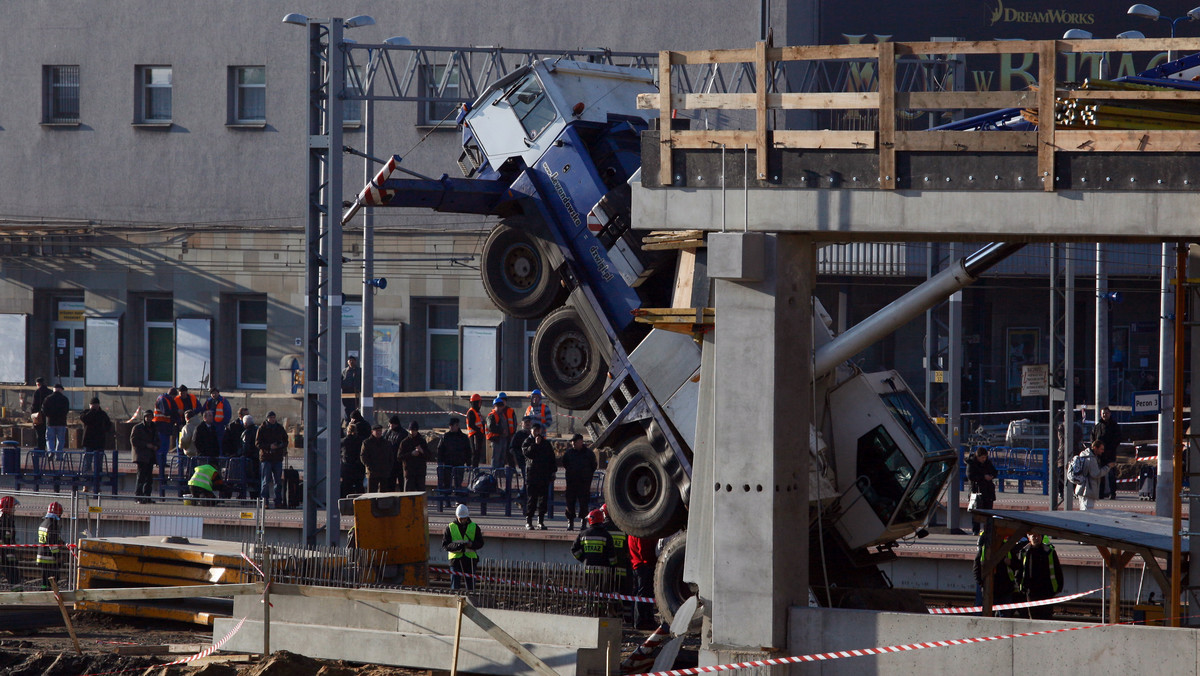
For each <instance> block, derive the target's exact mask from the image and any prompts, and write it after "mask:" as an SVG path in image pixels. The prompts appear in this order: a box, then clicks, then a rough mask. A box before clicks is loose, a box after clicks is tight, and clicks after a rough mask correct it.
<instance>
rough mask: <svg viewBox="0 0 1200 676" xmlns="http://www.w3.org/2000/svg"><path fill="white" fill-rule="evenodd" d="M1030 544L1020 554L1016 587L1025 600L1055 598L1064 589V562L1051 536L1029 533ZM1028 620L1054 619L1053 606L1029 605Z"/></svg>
mask: <svg viewBox="0 0 1200 676" xmlns="http://www.w3.org/2000/svg"><path fill="white" fill-rule="evenodd" d="M1026 537H1028V538H1029V542H1028V544H1026V545H1025V548H1024V549H1022V550H1021V553H1020V555H1019V556H1018V561H1019V564H1018V568H1017V588H1018V589H1019V590H1020V591H1021V593H1022V594H1023V595H1024V597H1025V600H1026V601H1041V600H1044V599H1050V598H1054V597H1055V596H1057V595H1058V593H1059V592H1060V591H1062V588H1063V571H1062V563H1061V562H1060V561H1059V560H1058V553H1057V552H1055V551H1054V545H1052V544H1050V536H1049V535H1038V534H1037V533H1029V534H1027V536H1026ZM1028 610H1029V619H1031V620H1050V619H1053V618H1054V607H1053V606H1049V605H1045V606H1034V607H1032V608H1029V609H1028Z"/></svg>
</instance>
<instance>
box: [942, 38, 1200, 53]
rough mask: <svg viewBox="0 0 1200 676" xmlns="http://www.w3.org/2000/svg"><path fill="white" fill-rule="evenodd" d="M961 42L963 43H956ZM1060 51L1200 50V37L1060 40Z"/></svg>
mask: <svg viewBox="0 0 1200 676" xmlns="http://www.w3.org/2000/svg"><path fill="white" fill-rule="evenodd" d="M955 44H961V43H955ZM1058 45H1059V51H1060V52H1075V53H1077V54H1079V53H1089V52H1090V53H1096V52H1169V51H1171V50H1173V49H1174V50H1178V51H1181V52H1182V51H1188V52H1195V51H1200V38H1138V39H1132V40H1126V39H1114V38H1110V39H1104V40H1059V41H1058Z"/></svg>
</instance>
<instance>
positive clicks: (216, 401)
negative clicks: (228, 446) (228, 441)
mask: <svg viewBox="0 0 1200 676" xmlns="http://www.w3.org/2000/svg"><path fill="white" fill-rule="evenodd" d="M204 408H205V410H207V411H212V414H213V415H212V424H213V430H215V431H216V433H217V455H219V456H223V455H233V452H232V451H226V450H225V447H224V445H223V444H224V443H225V426H226V425H228V424H229V422H230V421H231V420H233V406H231V405H230V404H229V400H228V399H226V398H225V397H222V396H221V390H219V389H217V388H216V387H210V388H209V389H208V399H207V400H205V402H204Z"/></svg>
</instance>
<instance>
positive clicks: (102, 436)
mask: <svg viewBox="0 0 1200 676" xmlns="http://www.w3.org/2000/svg"><path fill="white" fill-rule="evenodd" d="M79 422H81V423H83V450H84V452H85V454H84V456H83V463H84V465H83V471H84V473H85V474H91V473H92V472H93V471H94V472H95V476H96V477H97V478H99V476H100V468H102V467H104V447H105V446H107V445H108V435H109V434H110V433H111V432H112V429H113V424H112V420H111V419H109V417H108V414H107V413H105V412H104V409H102V408H100V399H99V398H98V397H92V401H91V402H90V404H89V405H88V408H87V410H86V411H84V412H83V413H80V414H79Z"/></svg>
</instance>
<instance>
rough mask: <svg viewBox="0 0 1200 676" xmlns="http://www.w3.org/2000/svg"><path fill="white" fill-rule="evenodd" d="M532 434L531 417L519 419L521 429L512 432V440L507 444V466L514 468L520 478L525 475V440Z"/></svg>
mask: <svg viewBox="0 0 1200 676" xmlns="http://www.w3.org/2000/svg"><path fill="white" fill-rule="evenodd" d="M532 433H533V416H531V415H527V416H525V417H523V418H521V427H520V428H519V429H518V430H517V431H516V432H513V435H512V439H511V440H510V441H509V443H508V461H507V462H508V465H509V466H510V467H516V468H517V470H518V471H520V472H521V476H524V475H525V456H524V455H523V453H524V451H523V450H521V449H523V448H524V447H525V440H526V439H528V438H529V436H530V435H531V434H532Z"/></svg>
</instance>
